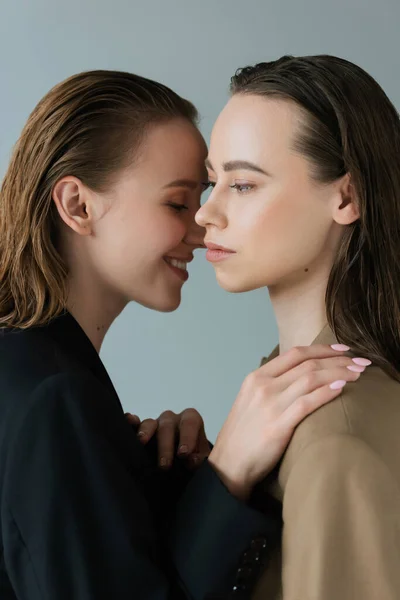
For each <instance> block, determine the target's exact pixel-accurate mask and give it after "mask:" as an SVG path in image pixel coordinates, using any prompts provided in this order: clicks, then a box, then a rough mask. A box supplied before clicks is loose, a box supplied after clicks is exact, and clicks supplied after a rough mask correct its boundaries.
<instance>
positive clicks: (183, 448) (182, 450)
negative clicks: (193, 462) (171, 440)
mask: <svg viewBox="0 0 400 600" xmlns="http://www.w3.org/2000/svg"><path fill="white" fill-rule="evenodd" d="M178 452H179V454H187V453H188V452H189V448H188V447H187V446H186V444H182V446H180V448H179V450H178Z"/></svg>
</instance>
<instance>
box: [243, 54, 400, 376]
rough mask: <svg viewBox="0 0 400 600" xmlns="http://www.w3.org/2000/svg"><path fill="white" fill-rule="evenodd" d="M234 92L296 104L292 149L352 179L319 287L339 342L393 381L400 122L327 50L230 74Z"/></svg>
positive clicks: (397, 370)
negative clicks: (354, 212)
mask: <svg viewBox="0 0 400 600" xmlns="http://www.w3.org/2000/svg"><path fill="white" fill-rule="evenodd" d="M231 92H232V93H233V94H256V95H261V96H274V97H277V98H280V99H283V100H288V101H291V102H294V103H295V104H296V105H297V106H298V107H299V108H300V110H301V112H302V114H303V116H304V119H303V123H302V127H301V130H300V133H299V134H298V135H297V137H296V140H295V149H296V150H297V151H299V152H300V153H302V154H303V155H304V156H305V157H306V158H307V159H308V160H309V161H310V165H311V167H312V168H311V174H312V176H313V177H314V178H315V179H316V180H318V181H321V182H333V181H335V180H336V179H339V178H340V177H343V175H345V174H346V173H349V174H350V176H351V181H352V184H353V185H354V188H355V191H356V196H357V200H358V203H359V210H360V218H359V220H358V221H356V222H355V223H354V224H352V225H349V226H346V228H345V230H344V233H343V236H342V240H341V244H340V248H339V251H338V253H337V256H336V259H335V262H334V265H333V267H332V270H331V273H330V277H329V282H328V286H327V291H326V312H327V318H328V322H329V325H330V326H331V328H332V329H333V331H334V332H335V334H336V337H337V338H338V340H339V341H340V342H343V343H346V344H348V345H349V346H351V347H352V348H353V349H354V350H355V351H357V352H360V353H361V355H364V356H368V357H369V358H370V359H371V360H373V361H374V363H375V364H376V365H379V366H380V367H381V368H382V369H384V370H385V371H386V372H387V373H388V374H390V375H391V376H393V377H395V378H396V379H398V380H400V120H399V114H398V112H397V110H396V109H395V107H394V106H393V104H392V103H391V102H390V100H389V98H388V97H387V96H386V94H385V93H384V91H383V90H382V88H381V87H380V86H379V85H378V83H377V82H376V81H375V80H374V79H373V78H372V77H371V76H370V75H368V73H366V72H365V71H364V70H363V69H361V68H360V67H358V66H356V65H354V64H353V63H351V62H348V61H346V60H343V59H340V58H336V57H334V56H326V55H322V56H306V57H293V56H284V57H282V58H280V59H279V60H277V61H273V62H266V63H260V64H257V65H255V66H254V67H246V68H244V69H240V70H239V71H237V72H236V74H235V75H234V77H232V79H231Z"/></svg>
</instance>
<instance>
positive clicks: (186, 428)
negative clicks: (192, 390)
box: [178, 408, 204, 456]
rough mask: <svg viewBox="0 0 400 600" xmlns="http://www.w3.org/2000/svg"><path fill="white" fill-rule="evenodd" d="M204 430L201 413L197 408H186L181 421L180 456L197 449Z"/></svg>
mask: <svg viewBox="0 0 400 600" xmlns="http://www.w3.org/2000/svg"><path fill="white" fill-rule="evenodd" d="M202 432H204V423H203V419H202V417H201V415H200V414H199V413H198V412H197V410H195V409H190V408H189V409H186V410H185V411H183V413H181V415H180V421H179V448H178V455H179V456H187V455H188V454H191V453H193V452H194V451H195V449H196V447H197V445H198V442H199V438H200V434H201V433H202Z"/></svg>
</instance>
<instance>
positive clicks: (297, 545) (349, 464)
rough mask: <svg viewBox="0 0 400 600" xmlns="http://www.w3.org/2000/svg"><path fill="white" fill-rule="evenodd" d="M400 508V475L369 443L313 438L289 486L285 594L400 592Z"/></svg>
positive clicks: (336, 598) (312, 598) (383, 599)
mask: <svg viewBox="0 0 400 600" xmlns="http://www.w3.org/2000/svg"><path fill="white" fill-rule="evenodd" d="M399 459H400V457H399ZM399 515H400V490H399V489H398V486H397V484H396V481H395V480H394V478H393V477H392V475H391V473H390V472H389V470H388V469H387V467H386V465H385V464H383V463H382V461H381V460H380V458H379V457H378V456H377V455H376V454H375V453H374V452H373V451H372V450H371V449H370V448H369V447H368V446H367V445H366V444H365V443H364V442H362V441H361V440H359V439H357V438H355V437H352V436H351V435H332V436H330V437H327V438H325V439H323V440H320V441H317V442H313V443H312V444H311V445H310V446H308V447H307V448H306V449H305V450H303V452H302V453H301V454H300V456H299V458H298V459H297V460H296V462H295V464H294V465H293V467H292V469H291V471H290V475H289V478H288V481H287V485H286V487H285V493H284V502H283V517H284V531H283V549H282V551H283V557H282V559H283V565H282V567H283V571H282V580H283V599H284V600H398V599H400V516H399Z"/></svg>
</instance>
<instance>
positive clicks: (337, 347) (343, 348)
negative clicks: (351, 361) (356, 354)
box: [331, 344, 350, 352]
mask: <svg viewBox="0 0 400 600" xmlns="http://www.w3.org/2000/svg"><path fill="white" fill-rule="evenodd" d="M331 348H332V350H337V351H338V352H348V351H349V350H350V348H349V346H346V345H345V344H332V346H331Z"/></svg>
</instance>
